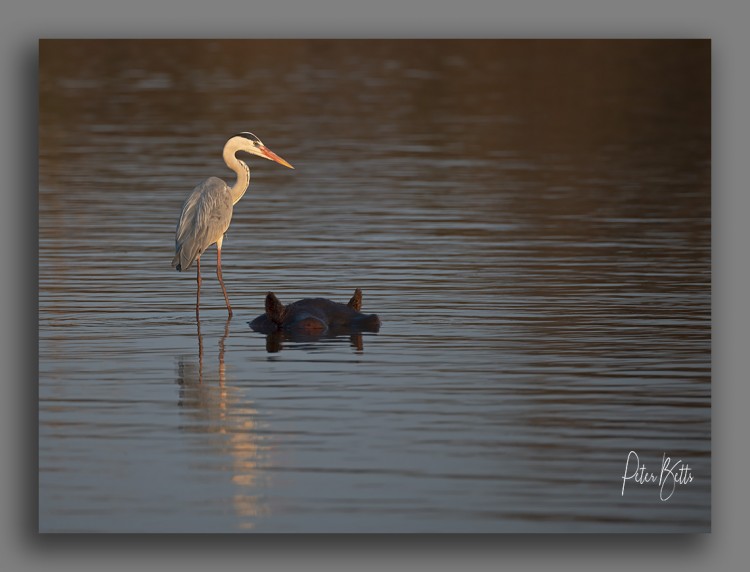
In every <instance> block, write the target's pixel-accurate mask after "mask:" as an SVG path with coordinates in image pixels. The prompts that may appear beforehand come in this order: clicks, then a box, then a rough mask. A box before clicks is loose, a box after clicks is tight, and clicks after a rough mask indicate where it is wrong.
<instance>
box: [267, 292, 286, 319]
mask: <svg viewBox="0 0 750 572" xmlns="http://www.w3.org/2000/svg"><path fill="white" fill-rule="evenodd" d="M266 316H268V318H269V319H270V320H271V321H272V322H274V323H275V324H280V323H281V322H282V321H283V320H284V304H282V303H281V301H280V300H279V299H278V298H277V297H276V294H274V293H273V292H269V293H268V294H267V295H266Z"/></svg>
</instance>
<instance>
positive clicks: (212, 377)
mask: <svg viewBox="0 0 750 572" xmlns="http://www.w3.org/2000/svg"><path fill="white" fill-rule="evenodd" d="M230 323H231V318H228V319H227V320H226V323H225V324H224V331H223V333H222V335H221V336H220V337H219V340H218V355H217V359H218V362H216V363H215V364H214V362H213V360H212V359H211V356H210V355H209V356H208V358H206V357H205V356H204V353H205V350H204V346H205V344H204V334H203V333H202V332H201V321H200V320H198V321H197V326H196V339H197V342H198V361H197V363H196V362H195V358H194V356H180V357H179V358H178V366H177V384H178V385H179V386H180V391H179V402H178V405H179V406H180V407H181V408H182V410H183V411H185V413H186V414H187V415H188V416H189V417H190V419H191V422H190V424H188V425H186V426H184V427H183V428H184V429H185V430H188V431H194V432H202V433H214V434H217V435H219V436H221V439H218V440H212V441H210V442H211V443H212V444H213V445H214V446H215V447H216V448H217V449H218V451H219V452H220V453H222V454H224V455H227V456H229V458H231V464H230V466H229V467H223V468H222V470H226V472H227V474H228V475H229V476H230V479H231V482H232V483H233V484H234V485H236V486H237V488H238V492H237V494H235V495H234V496H233V497H232V504H233V506H234V510H235V511H236V513H237V516H238V517H239V519H240V522H239V523H238V526H239V527H240V528H241V529H244V530H249V529H252V528H254V527H255V522H256V520H257V519H258V518H260V517H263V516H268V515H269V514H270V509H269V507H268V505H267V504H264V499H263V497H262V495H258V494H252V493H250V492H249V491H257V490H258V489H259V488H266V487H267V486H268V484H269V482H268V480H269V475H268V473H267V472H265V473H262V471H261V470H260V465H261V463H262V461H263V460H264V459H266V458H267V456H268V453H269V452H270V447H269V444H268V443H267V442H266V441H265V439H264V438H263V437H262V435H261V434H259V433H258V429H259V424H258V421H257V416H258V411H257V410H256V409H255V408H254V406H253V402H252V401H250V400H248V399H247V398H246V396H245V394H244V393H242V392H240V391H238V390H237V389H236V388H233V387H231V386H228V385H227V382H226V362H225V359H224V355H225V352H226V344H227V339H228V338H229V333H230V329H229V327H230ZM207 361H208V365H207V364H206V362H207ZM213 365H215V366H216V369H215V370H214V369H212V366H213ZM206 368H208V370H207V369H206ZM261 475H262V476H261Z"/></svg>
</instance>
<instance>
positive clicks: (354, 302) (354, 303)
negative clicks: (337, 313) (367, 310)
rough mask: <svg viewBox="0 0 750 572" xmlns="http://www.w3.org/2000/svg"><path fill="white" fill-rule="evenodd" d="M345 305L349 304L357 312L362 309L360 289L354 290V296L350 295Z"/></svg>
mask: <svg viewBox="0 0 750 572" xmlns="http://www.w3.org/2000/svg"><path fill="white" fill-rule="evenodd" d="M347 306H349V307H350V308H352V309H353V310H356V311H357V312H359V311H360V310H362V290H360V289H359V288H357V289H356V290H355V291H354V296H352V299H351V300H349V303H348V304H347Z"/></svg>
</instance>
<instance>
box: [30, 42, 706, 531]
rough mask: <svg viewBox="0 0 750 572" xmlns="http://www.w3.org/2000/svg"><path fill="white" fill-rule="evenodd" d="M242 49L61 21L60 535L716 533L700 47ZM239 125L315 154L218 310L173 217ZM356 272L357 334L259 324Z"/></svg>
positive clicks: (54, 68) (50, 183)
mask: <svg viewBox="0 0 750 572" xmlns="http://www.w3.org/2000/svg"><path fill="white" fill-rule="evenodd" d="M247 46H248V44H244V43H242V42H88V43H86V42H43V43H42V47H41V50H40V54H41V55H40V62H41V63H40V158H39V171H40V176H39V183H40V187H39V527H40V530H42V531H53V532H57V531H64V532H75V531H103V532H110V531H118V532H119V531H129V532H130V531H143V532H151V531H195V532H233V531H258V532H300V531H302V532H307V531H334V532H338V531H351V532H358V531H386V532H399V531H409V532H415V531H425V532H431V531H438V532H451V531H457V532H495V531H498V532H510V531H522V532H526V531H612V532H636V531H637V532H645V531H677V532H689V531H693V532H694V531H707V530H709V529H710V477H711V466H710V460H711V440H710V438H711V433H710V429H711V424H710V419H711V417H710V415H711V410H710V396H711V353H710V344H711V335H710V331H711V330H710V318H711V306H710V292H711V288H710V282H711V275H710V271H711V259H710V232H711V228H710V204H711V198H710V197H711V196H710V103H709V99H710V98H709V93H710V92H709V89H710V88H709V85H710V67H709V66H710V63H709V62H710V57H709V53H708V44H707V43H701V42H662V43H658V42H635V43H609V44H603V43H596V42H589V43H586V42H582V43H578V42H568V43H562V44H560V43H558V44H555V43H546V42H321V41H318V42H256V43H254V44H253V49H246V48H247ZM244 130H249V131H253V132H254V133H256V134H257V135H259V136H260V137H261V138H262V139H263V141H264V142H265V143H266V144H267V145H268V146H269V147H270V148H271V149H273V150H274V151H276V152H277V153H279V154H280V155H281V156H283V157H284V158H285V159H287V160H288V161H290V162H291V163H292V164H293V165H294V166H295V170H294V171H291V170H288V169H284V168H282V167H280V166H278V165H276V164H274V163H271V162H268V161H262V160H260V159H250V161H249V162H250V167H251V171H252V177H251V184H250V190H249V192H248V194H247V195H245V197H244V198H243V199H242V201H241V202H239V203H238V204H237V205H236V208H235V213H234V218H233V222H232V226H231V228H230V230H229V232H228V235H227V238H226V240H225V242H224V248H223V252H222V253H223V257H222V261H223V269H224V279H225V282H226V284H227V288H228V290H229V295H230V298H231V300H232V304H233V307H234V311H235V315H234V317H233V319H232V320H230V321H227V319H226V310H225V309H224V301H223V298H222V295H221V291H220V289H219V286H218V283H217V281H216V278H215V274H214V265H215V249H211V250H209V251H208V252H207V253H206V254H205V255H204V257H203V259H202V261H203V265H202V268H203V275H204V282H203V289H202V303H203V307H202V308H203V309H202V312H201V319H200V322H198V323H197V322H196V318H195V313H194V306H193V304H194V299H195V275H194V273H193V271H192V269H191V271H190V272H187V273H177V272H175V271H173V270H172V269H171V267H170V261H171V258H172V255H173V241H174V227H175V224H176V221H177V217H178V216H179V212H180V208H181V204H182V201H183V200H184V198H185V196H186V195H187V193H188V192H189V191H190V190H191V189H192V187H193V186H194V185H195V184H197V183H198V182H199V181H200V180H202V179H203V178H206V177H208V176H210V175H216V176H221V177H222V178H224V179H228V180H230V181H231V180H233V177H234V175H233V174H232V173H231V172H230V171H228V170H227V168H226V167H225V165H224V164H223V162H222V159H221V149H222V146H223V144H224V142H225V140H226V138H227V137H228V136H230V135H232V134H234V133H236V132H239V131H244ZM356 287H360V288H362V290H363V292H364V304H363V308H364V311H366V312H372V313H377V314H379V315H380V317H381V319H382V321H383V326H382V328H381V330H380V332H379V333H378V334H365V335H364V336H363V338H362V339H361V342H360V343H357V341H356V340H352V339H350V338H349V337H348V336H343V337H338V338H333V339H323V340H319V341H311V342H304V343H303V342H297V343H295V342H290V341H287V342H285V343H284V344H283V347H282V348H281V349H280V351H268V350H267V346H266V339H265V336H263V335H261V334H257V333H254V332H252V331H251V330H250V328H249V326H248V322H249V321H250V320H252V319H253V318H254V317H255V316H257V315H258V314H260V313H261V312H262V311H263V299H264V296H265V294H266V292H267V291H269V290H273V291H274V292H275V293H276V294H277V295H278V296H279V298H280V299H281V300H282V301H284V302H291V301H293V300H296V299H298V298H302V297H309V296H323V297H328V298H332V299H335V300H337V301H342V302H345V301H347V300H348V299H349V297H350V296H351V294H352V292H353V290H354V288H356ZM631 450H634V451H636V452H637V453H638V454H639V457H640V461H641V463H645V464H646V466H647V471H649V472H655V473H657V476H658V474H659V472H660V470H661V466H662V456H663V454H666V455H667V456H671V457H672V459H673V461H675V460H678V459H682V460H683V461H684V462H686V463H688V464H689V466H690V470H691V473H692V477H693V481H692V482H690V483H688V484H686V485H684V486H678V487H677V489H676V491H675V492H674V494H673V496H672V497H671V498H670V499H669V500H668V501H665V502H662V501H660V500H659V488H658V486H656V485H654V484H646V485H638V484H636V483H634V482H633V481H630V482H629V483H628V484H627V485H626V488H625V491H624V495H623V494H622V485H623V481H622V476H623V473H624V470H625V462H626V458H627V456H628V452H629V451H631ZM631 469H632V465H631Z"/></svg>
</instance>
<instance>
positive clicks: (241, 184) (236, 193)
mask: <svg viewBox="0 0 750 572" xmlns="http://www.w3.org/2000/svg"><path fill="white" fill-rule="evenodd" d="M237 151H238V149H237V147H235V146H233V145H226V146H225V147H224V162H225V163H226V164H227V167H229V168H230V169H232V171H234V172H235V173H237V181H236V182H235V183H234V186H233V187H232V188H231V189H229V191H230V192H231V193H232V204H233V205H235V204H237V201H239V200H240V199H241V198H242V195H244V194H245V191H247V188H248V186H250V167H248V166H247V163H245V162H244V161H240V160H239V159H238V158H237V155H236V153H237Z"/></svg>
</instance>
